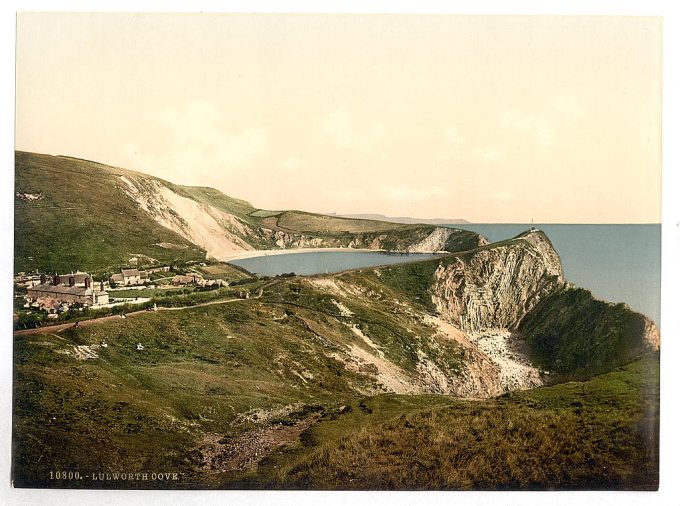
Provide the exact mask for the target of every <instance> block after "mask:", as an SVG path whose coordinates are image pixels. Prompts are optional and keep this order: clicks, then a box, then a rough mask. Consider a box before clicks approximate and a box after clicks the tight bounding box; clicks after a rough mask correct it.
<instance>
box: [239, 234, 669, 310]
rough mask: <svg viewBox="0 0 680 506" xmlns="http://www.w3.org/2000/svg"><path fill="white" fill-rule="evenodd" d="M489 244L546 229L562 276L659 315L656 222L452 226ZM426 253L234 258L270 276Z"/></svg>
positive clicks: (343, 267)
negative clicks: (530, 231) (480, 237)
mask: <svg viewBox="0 0 680 506" xmlns="http://www.w3.org/2000/svg"><path fill="white" fill-rule="evenodd" d="M447 226H450V227H452V228H461V229H464V230H472V231H474V232H478V233H480V234H482V235H483V236H485V237H486V238H487V239H488V240H489V241H491V242H497V241H502V240H505V239H509V238H512V237H515V236H516V235H518V234H520V233H522V232H524V231H526V230H529V229H530V228H531V227H535V228H538V229H539V230H542V231H543V232H545V233H546V235H547V236H548V238H549V239H550V241H551V242H552V244H553V246H554V247H555V250H556V251H557V253H558V254H559V256H560V259H561V260H562V267H563V269H564V277H565V278H566V279H567V281H570V282H572V283H573V284H575V285H577V286H580V287H583V288H586V289H588V290H590V291H591V292H592V294H593V295H594V296H595V297H596V298H598V299H603V300H606V301H609V302H623V303H626V304H627V305H628V306H630V307H631V308H632V309H633V310H635V311H638V312H640V313H642V314H644V315H645V316H648V317H649V318H651V319H652V320H654V321H655V322H656V323H659V322H660V313H661V308H660V306H661V225H659V224H651V225H562V224H560V225H555V224H465V225H460V224H455V225H447ZM425 258H432V255H431V254H424V255H422V254H408V255H406V254H391V253H378V252H376V253H369V252H358V251H328V252H309V253H292V254H282V255H271V256H261V257H253V258H246V259H241V260H233V261H232V262H230V263H233V264H235V265H238V266H240V267H243V268H245V269H247V270H249V271H251V272H254V273H256V274H260V275H266V276H275V275H279V274H284V273H290V272H294V273H295V274H302V275H310V274H323V273H333V272H339V271H343V270H347V269H356V268H365V267H372V266H376V265H386V264H395V263H401V262H411V261H413V260H419V259H425Z"/></svg>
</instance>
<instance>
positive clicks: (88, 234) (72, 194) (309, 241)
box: [15, 151, 486, 271]
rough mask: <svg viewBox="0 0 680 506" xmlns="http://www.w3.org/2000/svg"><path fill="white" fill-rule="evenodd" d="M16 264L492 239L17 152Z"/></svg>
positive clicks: (67, 265)
mask: <svg viewBox="0 0 680 506" xmlns="http://www.w3.org/2000/svg"><path fill="white" fill-rule="evenodd" d="M15 161H16V171H15V172H16V183H15V226H16V230H17V232H19V233H17V234H15V238H16V239H15V262H16V265H15V271H32V270H36V269H37V270H49V271H54V270H61V271H64V270H73V269H78V268H80V269H85V270H92V271H107V270H108V271H111V270H114V269H116V268H118V267H119V266H121V265H128V264H129V263H131V259H135V262H137V263H138V264H139V265H154V264H167V263H173V262H175V263H176V262H184V261H188V260H202V259H206V258H213V259H217V260H220V259H224V258H227V257H228V256H229V255H230V254H232V253H233V252H238V251H248V250H258V249H291V248H319V247H321V248H323V247H346V248H363V249H376V250H377V249H384V250H391V251H403V252H409V251H418V252H428V251H438V250H447V251H460V250H463V249H470V248H473V247H476V246H478V245H480V244H484V243H485V242H486V240H485V239H484V238H483V237H482V236H480V235H479V234H476V233H474V232H468V231H463V230H457V229H452V228H442V227H436V226H433V225H405V224H390V223H385V222H380V221H372V220H356V219H349V218H339V217H332V216H325V215H319V214H314V213H307V212H302V211H294V210H290V211H287V210H284V211H267V210H263V209H256V208H255V207H253V206H252V205H251V204H250V203H248V202H246V201H244V200H240V199H236V198H233V197H230V196H227V195H225V194H223V193H222V192H220V191H218V190H215V189H213V188H206V187H189V186H181V185H176V184H174V183H170V182H168V181H164V180H163V179H160V178H156V177H153V176H149V175H146V174H142V173H140V172H135V171H131V170H127V169H122V168H118V167H112V166H108V165H104V164H100V163H98V162H92V161H88V160H81V159H77V158H72V157H65V156H51V155H44V154H37V153H27V152H21V151H17V152H16V155H15Z"/></svg>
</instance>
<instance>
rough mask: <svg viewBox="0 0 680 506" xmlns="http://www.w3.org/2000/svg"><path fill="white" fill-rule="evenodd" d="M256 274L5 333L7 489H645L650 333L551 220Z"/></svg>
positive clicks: (651, 386) (651, 457)
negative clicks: (106, 315) (435, 247)
mask: <svg viewBox="0 0 680 506" xmlns="http://www.w3.org/2000/svg"><path fill="white" fill-rule="evenodd" d="M298 215H299V213H293V215H292V216H284V218H283V225H286V226H296V225H295V220H297V219H299V218H298ZM319 223H320V221H319V219H312V220H309V221H308V222H307V224H306V225H305V226H306V227H308V228H315V229H316V230H318V229H320V228H322V227H323V225H319ZM321 223H323V222H321ZM246 281H247V282H246V283H244V284H241V285H239V286H237V287H233V288H232V287H229V288H226V289H223V291H221V292H219V293H217V294H216V296H215V298H212V299H208V301H207V302H203V303H202V304H197V303H196V302H193V303H189V302H191V301H190V299H189V297H190V296H188V295H187V296H184V297H185V298H186V300H187V302H188V304H186V305H181V304H180V305H177V302H178V301H180V302H181V299H182V297H183V296H181V295H180V296H174V297H172V298H163V297H159V298H158V299H156V302H157V304H158V305H159V306H160V310H159V311H158V312H153V311H152V312H140V313H137V314H134V315H132V314H131V315H129V317H128V318H127V319H108V320H102V321H99V322H94V324H92V325H88V326H83V327H81V328H69V329H67V330H63V331H61V332H59V333H54V332H49V328H46V329H38V330H36V331H34V332H31V331H26V332H23V333H21V334H18V335H16V336H15V341H14V346H15V348H14V349H15V352H14V364H15V386H14V415H15V418H14V452H15V453H14V459H15V460H14V462H15V464H14V475H13V476H14V480H15V481H14V483H15V485H16V486H21V487H27V486H38V487H75V488H82V487H84V488H109V487H114V488H121V487H122V488H173V487H176V488H244V487H245V488H322V489H346V488H351V489H376V488H377V489H432V488H435V489H492V490H496V489H507V488H520V489H536V488H539V489H546V488H550V489H555V488H557V489H583V488H605V489H606V488H630V489H638V490H639V489H642V490H649V489H655V488H656V487H657V484H658V453H657V448H658V443H657V441H658V351H657V350H658V346H659V342H658V332H657V331H656V328H655V327H654V325H653V324H652V323H651V322H650V321H649V320H647V319H646V318H645V317H644V316H642V315H638V314H636V313H633V312H632V311H631V310H630V309H628V308H626V307H621V306H616V305H611V304H607V303H604V302H601V301H596V300H595V299H593V298H592V296H590V294H589V293H587V292H585V291H581V290H578V289H576V288H575V287H572V286H570V285H569V284H567V283H566V282H565V281H564V279H563V275H562V267H561V263H560V260H559V257H558V255H557V253H556V252H555V250H554V249H553V247H552V245H551V243H550V241H549V239H548V238H547V237H546V236H545V235H544V234H543V233H542V232H539V231H530V232H526V233H524V234H521V235H519V236H517V237H516V238H514V239H511V240H508V241H503V242H502V243H496V244H491V245H484V246H481V247H479V248H475V249H472V250H466V251H462V252H457V253H451V254H449V255H445V256H442V257H439V258H433V259H431V260H426V261H420V262H413V263H410V264H401V265H393V266H384V267H376V268H367V269H360V270H354V271H347V272H343V273H338V274H334V275H319V276H308V277H301V276H294V277H279V278H274V279H266V278H252V279H249V280H246ZM243 291H247V292H248V294H250V297H248V298H244V297H242V296H239V295H238V294H239V292H240V293H243ZM138 344H142V345H143V349H139V348H138V346H137V345H138ZM104 345H106V346H104ZM579 350H585V352H581V353H579ZM573 379H578V381H568V382H566V383H565V381H566V380H573ZM93 447H97V448H98V449H99V451H97V452H92V451H91V448H93ZM54 469H66V470H73V471H77V472H78V473H80V476H82V478H79V479H74V480H50V478H49V477H50V474H49V472H50V470H54ZM163 470H168V471H172V472H176V473H177V475H178V479H177V481H172V480H162V481H158V480H156V481H153V482H150V481H145V480H143V479H141V478H140V479H139V480H137V479H127V478H126V479H125V480H124V481H120V478H119V477H120V475H121V473H123V472H125V473H126V476H128V475H129V473H133V475H134V474H135V473H136V474H138V475H140V476H141V475H142V474H143V473H151V472H152V471H163ZM149 475H150V474H149ZM114 476H115V477H116V478H114ZM93 477H94V478H93Z"/></svg>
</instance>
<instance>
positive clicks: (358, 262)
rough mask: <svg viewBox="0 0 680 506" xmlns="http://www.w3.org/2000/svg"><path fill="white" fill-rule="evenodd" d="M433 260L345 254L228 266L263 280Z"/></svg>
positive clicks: (414, 256) (424, 256) (307, 255)
mask: <svg viewBox="0 0 680 506" xmlns="http://www.w3.org/2000/svg"><path fill="white" fill-rule="evenodd" d="M433 257H434V255H432V254H431V253H424V254H423V253H411V254H401V253H381V252H377V251H376V252H365V251H352V250H348V251H319V252H316V251H315V252H308V253H290V254H282V255H269V256H260V257H253V258H243V259H241V260H232V261H231V262H229V263H231V264H234V265H238V266H239V267H243V268H244V269H247V270H249V271H250V272H253V273H255V274H260V275H262V276H276V275H278V274H285V273H289V272H294V273H295V274H302V275H310V274H323V273H333V272H340V271H344V270H347V269H360V268H363V267H375V266H376V265H392V264H398V263H403V262H413V261H414V260H425V259H431V258H433Z"/></svg>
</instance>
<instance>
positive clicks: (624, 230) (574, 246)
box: [451, 224, 661, 323]
mask: <svg viewBox="0 0 680 506" xmlns="http://www.w3.org/2000/svg"><path fill="white" fill-rule="evenodd" d="M451 226H452V227H455V228H462V229H464V230H473V231H475V232H478V233H480V234H482V235H483V236H485V237H486V238H487V239H489V240H490V241H493V242H496V241H502V240H504V239H509V238H511V237H515V236H516V235H518V234H520V233H522V232H524V231H525V230H528V229H529V228H531V227H532V226H533V227H536V228H538V229H540V230H543V232H545V233H546V235H547V236H548V238H549V239H550V242H552V244H553V246H554V247H555V249H556V250H557V253H558V254H559V255H560V259H561V260H562V267H563V269H564V276H565V278H566V279H567V280H568V281H571V282H572V283H574V284H575V285H577V286H581V287H583V288H587V289H588V290H590V291H591V292H592V293H593V295H594V296H595V297H597V298H599V299H604V300H607V301H610V302H625V303H626V304H628V305H629V306H630V307H631V308H633V309H634V310H636V311H639V312H641V313H642V314H644V315H646V316H648V317H649V318H651V319H652V320H654V321H655V322H657V323H659V321H660V320H659V315H660V305H661V302H660V301H661V225H658V224H656V225H540V224H524V225H523V224H519V225H495V224H494V225H451Z"/></svg>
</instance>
